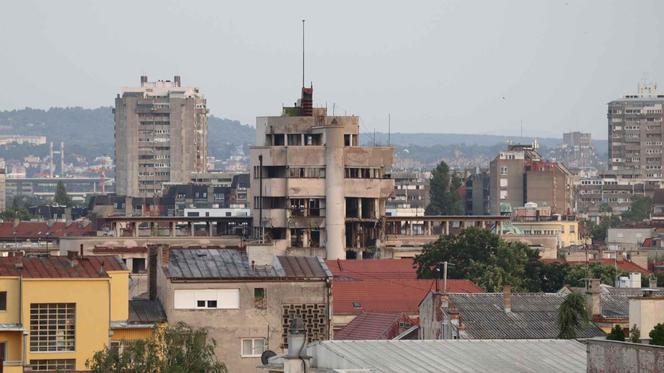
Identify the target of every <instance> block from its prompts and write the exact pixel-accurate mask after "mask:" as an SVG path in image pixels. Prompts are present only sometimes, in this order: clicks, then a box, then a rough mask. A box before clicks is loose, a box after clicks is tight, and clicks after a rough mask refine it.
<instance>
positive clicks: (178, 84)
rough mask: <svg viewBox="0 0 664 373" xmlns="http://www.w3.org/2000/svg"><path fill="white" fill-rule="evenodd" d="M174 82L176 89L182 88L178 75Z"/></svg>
mask: <svg viewBox="0 0 664 373" xmlns="http://www.w3.org/2000/svg"><path fill="white" fill-rule="evenodd" d="M173 82H174V83H175V86H176V87H179V86H180V75H176V76H174V77H173Z"/></svg>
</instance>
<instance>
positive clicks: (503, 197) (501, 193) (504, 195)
mask: <svg viewBox="0 0 664 373" xmlns="http://www.w3.org/2000/svg"><path fill="white" fill-rule="evenodd" d="M500 199H507V191H506V190H501V191H500Z"/></svg>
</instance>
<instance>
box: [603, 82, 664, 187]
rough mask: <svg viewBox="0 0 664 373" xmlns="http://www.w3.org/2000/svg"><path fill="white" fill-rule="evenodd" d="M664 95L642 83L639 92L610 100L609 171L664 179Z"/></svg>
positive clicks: (630, 175) (652, 86)
mask: <svg viewBox="0 0 664 373" xmlns="http://www.w3.org/2000/svg"><path fill="white" fill-rule="evenodd" d="M663 104H664V94H660V93H658V92H657V85H656V84H646V83H641V84H639V90H638V94H636V95H627V96H625V97H623V98H621V99H618V100H615V101H611V102H609V111H608V114H607V117H608V120H609V171H611V172H612V173H615V174H616V175H617V176H618V177H620V178H625V179H661V178H662V176H663V174H662V166H664V157H663V156H662V149H663V148H664V146H663V143H662V141H663V137H664V126H662V118H663V113H662V105H663Z"/></svg>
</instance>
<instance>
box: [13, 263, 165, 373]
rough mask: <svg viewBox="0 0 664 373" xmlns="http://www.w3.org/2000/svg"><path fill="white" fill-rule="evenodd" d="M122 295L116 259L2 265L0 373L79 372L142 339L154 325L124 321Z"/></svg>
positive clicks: (122, 275) (124, 284) (124, 274)
mask: <svg viewBox="0 0 664 373" xmlns="http://www.w3.org/2000/svg"><path fill="white" fill-rule="evenodd" d="M128 287H129V286H128V271H127V269H126V267H125V266H124V265H123V264H122V261H120V259H118V258H117V257H114V256H94V257H87V256H86V257H81V256H77V255H73V254H70V255H68V256H45V257H25V256H8V257H0V347H1V348H2V351H4V353H5V359H4V360H5V361H4V371H5V372H17V373H18V372H23V370H24V369H27V368H30V369H32V371H71V370H76V371H81V370H85V369H86V367H85V362H86V360H88V359H91V358H92V356H93V354H94V353H95V352H96V351H100V350H102V349H103V348H104V347H105V346H111V345H112V344H113V343H121V342H122V341H123V340H127V339H137V338H146V337H148V336H149V335H150V333H151V331H152V328H153V326H154V319H152V318H150V320H148V319H147V318H143V319H141V318H140V317H137V316H136V315H133V316H132V317H130V315H129V309H130V308H131V306H130V303H129V301H128V295H127V294H128ZM146 307H150V306H146ZM150 309H152V308H151V307H150Z"/></svg>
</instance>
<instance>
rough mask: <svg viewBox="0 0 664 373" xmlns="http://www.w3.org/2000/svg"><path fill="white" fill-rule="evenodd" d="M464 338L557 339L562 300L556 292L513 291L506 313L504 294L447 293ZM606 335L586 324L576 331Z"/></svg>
mask: <svg viewBox="0 0 664 373" xmlns="http://www.w3.org/2000/svg"><path fill="white" fill-rule="evenodd" d="M449 300H450V303H451V304H452V305H454V307H456V309H457V311H458V312H459V316H460V318H461V322H462V325H463V329H462V330H461V331H460V334H461V338H467V339H547V338H551V339H554V338H557V337H558V333H559V332H560V328H559V327H558V321H557V320H558V308H559V307H560V304H561V303H562V302H563V301H564V300H565V296H564V295H563V294H559V293H515V294H512V308H511V312H505V310H504V303H503V293H480V294H450V296H449ZM604 335H605V334H604V333H603V332H602V331H601V330H600V329H599V328H598V327H597V326H595V325H594V324H592V323H589V324H587V325H586V326H584V327H582V328H579V329H578V330H577V337H579V338H590V337H597V336H604Z"/></svg>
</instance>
